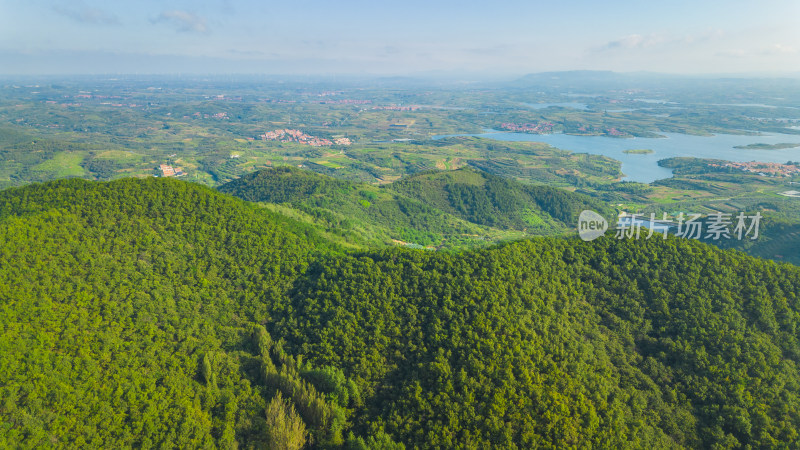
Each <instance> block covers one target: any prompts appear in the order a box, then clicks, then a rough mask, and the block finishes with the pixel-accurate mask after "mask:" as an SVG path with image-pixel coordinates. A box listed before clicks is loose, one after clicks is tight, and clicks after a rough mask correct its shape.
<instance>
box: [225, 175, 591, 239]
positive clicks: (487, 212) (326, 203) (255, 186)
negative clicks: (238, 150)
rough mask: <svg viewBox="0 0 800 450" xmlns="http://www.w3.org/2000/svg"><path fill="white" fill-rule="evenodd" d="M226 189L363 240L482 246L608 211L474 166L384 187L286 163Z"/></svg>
mask: <svg viewBox="0 0 800 450" xmlns="http://www.w3.org/2000/svg"><path fill="white" fill-rule="evenodd" d="M219 190H220V191H222V192H225V193H229V194H232V195H235V196H237V197H240V198H242V199H245V200H248V201H255V202H268V203H281V204H286V205H289V206H291V207H292V208H294V209H296V210H298V211H300V212H302V213H304V214H305V215H307V216H309V217H311V218H313V221H312V222H313V223H315V224H317V225H319V226H324V227H325V230H326V231H327V232H329V233H331V234H335V235H338V236H340V237H341V238H342V239H344V240H346V241H347V242H349V243H362V244H363V243H369V244H383V243H387V242H391V240H393V239H394V240H395V241H403V242H411V243H415V244H421V245H435V246H437V247H439V248H441V247H447V248H454V247H462V246H477V245H481V244H485V243H486V242H493V241H497V240H502V239H508V238H511V237H517V238H518V237H520V236H522V233H530V234H537V235H548V234H562V233H564V232H566V231H567V230H569V229H571V228H573V227H574V224H575V223H577V218H578V214H579V213H580V211H582V210H583V209H595V210H598V211H604V212H606V211H607V208H604V207H603V206H602V205H601V204H600V203H599V202H597V201H595V200H593V199H591V198H590V197H588V196H585V195H581V194H576V193H572V192H569V191H566V190H563V189H559V188H552V187H548V186H541V185H538V186H532V185H525V184H522V183H519V182H517V181H514V180H507V179H504V178H500V177H498V176H494V175H491V174H488V173H485V172H482V171H477V170H474V169H470V168H462V169H458V170H454V171H430V172H421V173H418V174H415V175H411V176H409V177H405V178H403V179H401V180H399V181H396V182H394V183H391V184H387V185H384V186H382V187H380V188H379V187H377V186H371V185H368V184H364V183H356V182H349V181H344V180H339V179H334V178H331V177H328V176H325V175H321V174H317V173H314V172H311V171H308V170H301V169H296V168H292V167H280V168H275V169H265V170H262V171H258V172H254V173H251V174H247V175H244V176H242V177H241V178H239V179H237V180H234V181H231V182H230V183H227V184H224V185H222V186H220V187H219ZM283 211H285V212H287V213H288V211H286V210H283Z"/></svg>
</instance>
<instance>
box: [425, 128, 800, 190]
mask: <svg viewBox="0 0 800 450" xmlns="http://www.w3.org/2000/svg"><path fill="white" fill-rule="evenodd" d="M661 134H663V135H664V136H666V138H639V137H637V138H630V139H624V138H613V137H607V136H573V135H569V134H527V133H511V132H503V131H496V130H487V131H486V132H485V133H480V134H457V135H442V136H434V137H433V139H442V138H446V137H451V136H477V137H482V138H487V139H495V140H498V141H512V142H544V143H546V144H549V145H551V146H553V147H556V148H560V149H562V150H569V151H572V152H576V153H590V154H593V155H604V156H608V157H610V158H614V159H616V160H618V161H620V162H622V172H623V173H624V174H625V178H623V179H624V180H627V181H638V182H640V183H650V182H653V181H655V180H659V179H662V178H669V177H671V176H672V170H670V169H667V168H664V167H660V166H659V165H658V161H659V160H662V159H666V158H673V157H678V156H693V157H696V158H709V159H724V160H726V161H739V162H745V161H764V162H775V163H785V162H787V161H800V148H791V149H783V150H744V149H736V148H733V147H734V146H737V145H749V144H761V143H763V144H779V143H784V142H787V143H800V135H794V134H778V133H771V134H763V135H760V136H742V135H733V134H717V135H714V136H691V135H687V134H679V133H661ZM631 149H650V150H653V152H654V153H651V154H646V155H635V154H625V153H623V151H624V150H631Z"/></svg>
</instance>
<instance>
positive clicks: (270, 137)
mask: <svg viewBox="0 0 800 450" xmlns="http://www.w3.org/2000/svg"><path fill="white" fill-rule="evenodd" d="M258 137H259V138H261V140H263V141H280V142H299V143H301V144H308V145H310V146H312V147H325V146H329V145H350V144H351V143H352V142H350V139H348V138H346V137H339V138H334V139H333V140H330V139H326V138H321V137H317V136H311V135H309V134H305V133H303V132H302V131H300V130H291V129H283V130H274V131H267V132H266V133H264V134H262V135H259V136H258Z"/></svg>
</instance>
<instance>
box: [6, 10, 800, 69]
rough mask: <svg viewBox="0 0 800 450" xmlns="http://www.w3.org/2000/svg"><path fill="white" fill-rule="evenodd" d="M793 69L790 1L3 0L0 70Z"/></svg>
mask: <svg viewBox="0 0 800 450" xmlns="http://www.w3.org/2000/svg"><path fill="white" fill-rule="evenodd" d="M558 70H613V71H617V72H636V71H650V72H663V73H680V74H780V75H784V74H794V75H797V74H800V1H798V0H758V1H756V0H746V1H742V0H727V1H718V0H693V1H684V0H675V1H671V0H661V1H658V2H656V1H653V0H637V1H627V0H604V1H597V0H592V1H588V0H551V1H546V2H545V1H539V0H528V1H502V0H495V2H491V3H490V2H487V1H481V2H477V1H472V0H461V1H450V0H441V1H440V0H426V1H422V0H403V1H389V2H384V1H381V0H372V1H353V0H338V1H337V0H329V1H326V0H292V1H285V0H284V1H281V2H275V1H271V0H262V1H252V0H241V1H237V0H193V1H169V0H166V1H164V0H162V1H152V0H136V1H117V0H104V1H95V0H71V1H65V0H0V74H4V75H18V74H109V73H125V74H161V73H163V74H177V73H184V74H190V73H197V74H228V73H230V74H237V73H242V74H252V73H258V74H304V75H331V74H353V75H372V74H376V75H414V74H443V75H446V74H476V75H479V74H485V75H496V76H513V75H522V74H527V73H534V72H546V71H558Z"/></svg>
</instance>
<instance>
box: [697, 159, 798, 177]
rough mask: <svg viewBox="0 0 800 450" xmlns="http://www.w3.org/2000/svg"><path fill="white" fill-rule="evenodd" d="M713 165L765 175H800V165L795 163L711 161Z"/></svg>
mask: <svg viewBox="0 0 800 450" xmlns="http://www.w3.org/2000/svg"><path fill="white" fill-rule="evenodd" d="M709 166H711V167H717V168H732V169H738V170H741V171H743V172H750V173H755V174H758V175H761V176H764V177H791V176H794V175H800V167H798V166H797V165H794V164H780V163H770V162H758V161H751V162H730V163H725V164H717V163H711V164H709Z"/></svg>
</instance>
